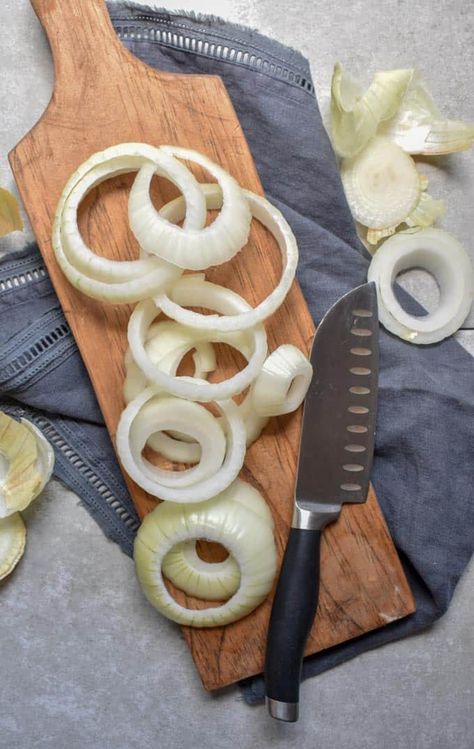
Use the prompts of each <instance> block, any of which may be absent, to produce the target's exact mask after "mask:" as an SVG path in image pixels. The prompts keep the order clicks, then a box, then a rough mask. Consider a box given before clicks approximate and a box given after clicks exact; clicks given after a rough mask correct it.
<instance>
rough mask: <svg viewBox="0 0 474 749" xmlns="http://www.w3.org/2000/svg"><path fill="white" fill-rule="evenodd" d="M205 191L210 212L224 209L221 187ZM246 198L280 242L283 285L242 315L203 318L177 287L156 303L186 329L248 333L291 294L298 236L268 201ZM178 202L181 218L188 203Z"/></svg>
mask: <svg viewBox="0 0 474 749" xmlns="http://www.w3.org/2000/svg"><path fill="white" fill-rule="evenodd" d="M201 189H202V191H203V193H204V195H205V198H206V202H207V207H208V209H211V208H220V207H221V205H222V192H221V190H220V188H219V185H216V184H202V185H201ZM244 195H245V197H246V198H247V200H248V203H249V207H250V210H251V212H252V216H253V217H254V218H256V219H257V220H258V221H260V223H261V224H263V226H265V227H266V228H267V229H268V230H269V231H270V232H271V233H272V234H273V236H274V237H275V239H276V240H277V242H278V246H279V248H280V252H281V256H282V265H283V270H282V274H281V278H280V281H279V282H278V284H277V286H275V288H274V289H273V291H272V292H271V293H270V294H269V295H268V296H267V297H266V299H264V300H263V301H262V302H260V304H258V305H257V306H256V307H255V308H253V309H251V310H248V311H246V312H241V313H240V314H233V315H222V316H218V315H203V314H201V313H199V312H193V311H192V310H189V309H185V308H184V306H192V304H193V302H192V301H189V300H188V299H187V298H186V296H185V294H182V293H180V286H179V285H178V284H176V285H174V286H173V287H172V288H171V290H170V291H168V290H167V289H166V290H165V291H163V293H161V294H160V295H159V296H158V297H157V299H156V302H157V304H158V305H159V307H160V308H161V309H162V310H163V312H164V313H165V315H168V317H171V318H172V319H173V320H177V321H178V322H180V323H182V324H183V325H188V326H190V327H195V328H199V330H226V331H230V330H236V331H237V330H244V329H246V328H249V327H252V326H254V325H256V324H257V323H260V322H263V320H266V319H267V318H268V317H270V315H272V314H273V313H274V312H275V311H276V310H277V309H278V307H280V305H281V304H282V302H283V301H284V299H285V297H286V295H287V294H288V292H289V290H290V288H291V284H292V283H293V280H294V277H295V273H296V267H297V265H298V245H297V243H296V239H295V235H294V234H293V232H292V230H291V228H290V226H289V225H288V222H287V221H286V219H285V218H284V216H283V214H282V213H280V211H279V210H278V209H277V208H275V206H273V205H272V204H271V203H269V202H268V200H266V199H265V198H263V197H262V196H261V195H256V194H255V193H253V192H250V191H249V190H244ZM174 202H175V204H176V210H177V212H178V213H179V214H182V213H184V211H185V203H184V200H183V198H181V197H180V198H176V199H175V201H174ZM178 204H179V208H178ZM182 305H184V306H182Z"/></svg>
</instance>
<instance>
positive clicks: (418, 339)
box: [368, 228, 474, 344]
mask: <svg viewBox="0 0 474 749" xmlns="http://www.w3.org/2000/svg"><path fill="white" fill-rule="evenodd" d="M409 268H423V269H424V270H426V271H428V272H429V273H431V274H432V275H433V276H434V277H435V279H436V281H437V283H438V286H439V289H440V301H439V305H438V307H437V309H436V310H435V311H434V312H432V313H430V314H428V315H425V316H423V317H416V316H414V315H410V314H408V312H405V310H404V309H403V308H402V306H401V305H400V303H399V302H398V300H397V299H396V297H395V294H394V291H393V283H394V281H395V279H396V277H397V275H398V274H399V273H401V272H402V271H404V270H408V269H409ZM368 280H369V281H375V283H376V286H377V296H378V305H379V319H380V322H381V323H382V325H383V326H384V327H385V328H387V330H390V331H391V332H392V333H394V334H395V335H397V336H399V337H400V338H402V339H403V340H405V341H409V342H411V343H417V344H429V343H437V342H438V341H441V340H443V338H446V337H447V336H449V335H451V334H452V333H454V332H455V331H456V330H458V328H459V327H460V326H461V325H462V323H463V322H464V320H465V319H466V317H467V315H468V314H469V310H470V307H471V303H472V299H473V294H474V273H473V269H472V265H471V261H470V259H469V256H468V254H467V252H466V251H465V249H464V247H463V246H462V245H461V244H460V242H458V241H457V239H455V238H454V237H453V236H452V235H451V234H448V232H446V231H442V230H441V229H433V228H430V229H421V230H419V231H412V232H400V233H399V234H397V235H396V236H394V237H391V238H390V239H387V241H386V242H384V243H383V245H382V246H381V247H380V248H379V249H378V250H377V252H376V254H375V256H374V257H373V259H372V262H371V264H370V267H369V272H368Z"/></svg>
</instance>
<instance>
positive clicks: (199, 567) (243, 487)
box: [161, 479, 273, 601]
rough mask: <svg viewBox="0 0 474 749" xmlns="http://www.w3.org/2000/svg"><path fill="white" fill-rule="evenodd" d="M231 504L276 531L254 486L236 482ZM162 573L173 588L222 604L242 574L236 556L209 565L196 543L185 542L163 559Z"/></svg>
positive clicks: (239, 480) (230, 490)
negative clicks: (238, 505) (256, 516)
mask: <svg viewBox="0 0 474 749" xmlns="http://www.w3.org/2000/svg"><path fill="white" fill-rule="evenodd" d="M226 497H227V498H228V499H229V500H232V501H234V502H238V503H239V504H241V505H243V506H245V507H247V508H248V509H249V510H251V511H252V512H254V513H256V514H257V515H258V517H260V518H262V519H263V520H264V521H266V522H267V523H268V524H269V526H270V527H271V528H273V518H272V514H271V512H270V509H269V507H268V505H267V503H266V502H265V500H264V498H263V497H262V495H261V494H260V492H259V491H257V489H255V488H254V487H253V486H252V485H251V484H247V483H246V482H245V481H242V480H241V479H236V480H235V481H234V483H233V484H231V485H230V486H229V488H228V489H227V491H226ZM161 569H162V572H163V574H164V575H165V577H167V578H168V580H171V582H172V583H173V585H175V586H176V587H177V588H179V589H180V590H182V591H183V592H184V593H187V594H188V595H190V596H195V597H196V598H203V599H205V600H206V601H222V600H225V599H226V598H229V597H230V596H232V595H234V593H235V592H236V591H237V589H238V587H239V584H240V570H239V566H238V564H237V562H236V561H235V559H234V558H233V557H232V556H228V557H227V559H224V560H223V561H222V562H206V561H205V560H204V559H201V557H200V556H199V555H198V553H197V551H196V542H195V541H182V542H181V543H179V544H177V545H176V546H174V547H173V548H172V549H171V551H169V552H168V554H167V555H166V557H165V558H164V559H163V564H162V567H161Z"/></svg>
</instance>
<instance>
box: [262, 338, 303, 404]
mask: <svg viewBox="0 0 474 749" xmlns="http://www.w3.org/2000/svg"><path fill="white" fill-rule="evenodd" d="M312 377H313V367H312V366H311V364H310V362H309V361H308V358H307V357H306V356H305V355H304V354H303V352H302V351H300V350H299V348H296V346H293V345H291V344H290V343H285V344H283V345H282V346H279V347H278V348H277V349H275V351H272V353H271V354H270V356H269V357H268V358H267V359H266V360H265V362H264V364H263V367H262V371H261V372H260V374H259V375H258V377H257V379H256V380H255V382H254V384H253V385H252V403H253V407H254V409H255V411H256V412H257V413H258V414H260V416H280V415H282V414H289V413H292V412H293V411H296V409H297V408H298V407H299V406H300V405H301V404H302V403H303V401H304V398H305V395H306V393H307V390H308V388H309V385H310V382H311V379H312Z"/></svg>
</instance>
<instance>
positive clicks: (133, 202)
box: [128, 146, 251, 270]
mask: <svg viewBox="0 0 474 749" xmlns="http://www.w3.org/2000/svg"><path fill="white" fill-rule="evenodd" d="M161 150H162V151H163V153H165V154H166V155H169V156H172V157H173V158H174V157H177V158H181V159H186V160H187V161H192V162H194V163H196V164H199V166H202V167H204V168H205V169H207V171H209V172H210V173H211V174H212V176H213V177H215V178H216V179H217V180H218V182H219V184H220V186H221V188H222V195H223V202H222V210H221V211H220V213H219V215H218V216H217V218H216V219H215V220H214V221H213V222H212V223H211V224H210V225H209V226H206V227H204V228H203V229H200V230H199V231H196V230H194V229H188V228H185V227H183V228H181V227H179V226H176V225H175V224H172V223H170V222H169V221H166V220H164V219H163V216H161V215H160V214H159V213H157V211H156V209H155V208H154V206H153V204H152V202H151V197H150V183H151V179H152V177H153V175H154V173H155V172H156V166H154V165H153V164H145V165H144V166H142V168H141V169H140V171H139V172H138V174H137V176H136V178H135V181H134V183H133V186H132V189H131V191H130V197H129V210H128V215H129V223H130V228H131V230H132V232H133V233H134V234H135V237H136V238H137V241H138V243H139V244H140V246H141V247H143V249H144V250H145V251H146V252H148V253H150V254H153V255H158V257H160V258H162V259H163V260H166V261H168V262H170V263H173V264H174V265H177V266H178V267H180V268H183V269H184V268H188V269H191V270H202V269H205V268H208V267H209V266H211V265H220V264H221V263H224V262H226V261H227V260H230V259H231V258H232V257H234V255H236V254H237V252H238V251H239V250H240V249H241V248H242V247H243V246H244V245H245V244H246V242H247V240H248V236H249V232H250V222H251V215H250V210H249V206H248V203H247V200H246V198H245V196H244V194H243V191H242V189H241V187H240V186H239V184H238V182H237V181H236V180H235V179H234V178H233V177H231V175H230V174H228V173H227V172H226V171H225V170H224V169H223V168H222V167H220V166H218V165H217V164H215V163H214V162H213V161H211V160H210V159H209V158H208V157H207V156H204V155H203V154H200V153H198V152H197V151H192V150H191V149H188V148H179V147H175V146H162V147H161ZM183 168H184V167H183ZM189 174H191V172H189Z"/></svg>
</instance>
